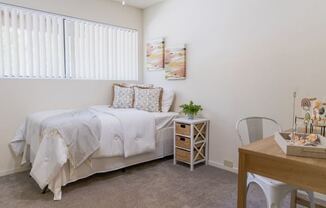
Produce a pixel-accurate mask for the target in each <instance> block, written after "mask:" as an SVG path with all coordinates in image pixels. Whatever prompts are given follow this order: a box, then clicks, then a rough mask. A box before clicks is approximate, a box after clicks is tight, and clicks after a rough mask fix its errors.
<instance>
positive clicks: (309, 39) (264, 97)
mask: <svg viewBox="0 0 326 208" xmlns="http://www.w3.org/2000/svg"><path fill="white" fill-rule="evenodd" d="M143 15H144V23H143V27H144V41H147V40H150V39H152V38H157V37H165V38H166V43H167V46H173V45H178V44H182V43H186V44H187V45H188V47H187V48H188V50H187V52H188V58H187V63H188V69H187V70H188V71H187V73H188V76H187V79H186V80H185V81H166V80H164V73H163V72H149V71H147V70H146V69H145V71H144V81H145V82H147V83H154V84H157V85H161V86H165V87H170V88H174V89H175V90H176V92H177V103H176V104H177V106H178V105H179V104H180V103H183V102H188V101H189V100H193V101H194V102H196V103H199V104H201V105H202V106H203V108H204V109H205V110H204V112H203V115H204V116H206V117H208V118H209V119H211V134H210V148H209V150H210V151H209V152H210V154H209V158H210V161H211V164H215V165H219V164H221V163H223V161H224V160H230V161H233V162H234V163H235V164H236V163H237V147H238V144H239V142H238V139H237V136H236V132H235V123H236V120H237V119H239V118H240V117H244V116H251V115H261V116H269V117H272V118H275V119H276V120H278V121H279V122H280V123H281V125H282V127H283V128H290V127H291V114H292V109H291V106H292V92H293V91H294V90H296V91H297V92H298V94H299V96H319V97H322V98H325V97H326V96H325V94H326V93H325V86H326V85H325V83H326V1H324V0H309V1H307V0H272V1H271V0H245V1H244V0H200V1H199V0H166V1H165V2H163V3H161V4H158V5H155V6H153V7H150V8H148V9H146V10H145V11H144V14H143Z"/></svg>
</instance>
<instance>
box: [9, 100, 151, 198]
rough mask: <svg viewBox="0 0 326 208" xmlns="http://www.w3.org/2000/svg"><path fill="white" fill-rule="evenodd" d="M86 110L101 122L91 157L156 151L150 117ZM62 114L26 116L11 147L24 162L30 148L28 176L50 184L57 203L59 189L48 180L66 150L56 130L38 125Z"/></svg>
mask: <svg viewBox="0 0 326 208" xmlns="http://www.w3.org/2000/svg"><path fill="white" fill-rule="evenodd" d="M89 110H91V111H92V112H93V113H95V115H96V116H97V117H98V118H99V120H100V121H101V137H100V141H99V142H100V146H99V148H98V149H97V150H96V151H95V152H94V153H93V154H92V155H91V158H100V157H113V156H124V157H130V156H133V155H138V154H143V153H146V152H151V151H154V150H155V117H154V115H153V114H151V113H148V112H146V111H139V110H135V109H112V108H108V107H106V106H93V107H91V108H89ZM64 112H69V111H50V112H41V113H35V114H32V115H30V116H28V117H27V119H26V121H25V124H24V125H22V127H21V128H20V129H19V130H18V131H17V134H16V136H15V138H14V139H13V140H12V142H11V144H10V145H11V147H12V150H13V151H14V152H15V154H16V155H20V154H24V157H23V158H24V159H25V158H26V157H25V156H26V150H27V148H26V147H27V146H29V147H30V160H31V162H32V163H33V167H32V170H31V173H30V174H31V176H32V177H33V178H34V179H35V181H36V182H37V183H38V184H39V186H40V188H41V189H43V188H44V187H45V186H47V185H49V186H48V188H49V189H50V190H51V191H52V192H53V193H54V198H55V199H56V200H60V199H61V187H56V186H52V185H51V181H52V179H53V178H54V177H55V176H56V175H57V174H58V173H59V171H60V170H61V168H62V167H63V165H64V164H65V163H66V162H67V161H68V158H69V151H68V148H67V145H66V143H65V141H64V140H63V138H62V136H61V135H60V134H59V133H58V132H57V131H45V130H44V129H42V127H41V126H42V122H44V121H45V120H46V119H48V118H50V117H53V116H56V115H59V114H62V113H64ZM24 159H23V161H22V163H24V162H25V160H24ZM86 162H87V161H86Z"/></svg>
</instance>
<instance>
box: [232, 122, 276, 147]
mask: <svg viewBox="0 0 326 208" xmlns="http://www.w3.org/2000/svg"><path fill="white" fill-rule="evenodd" d="M266 122H269V123H271V124H272V127H273V129H275V131H279V132H280V131H282V129H281V126H280V125H279V124H278V123H277V122H276V121H275V120H274V119H271V118H266V117H258V116H254V117H247V118H242V119H240V120H238V121H237V123H236V130H237V133H238V137H239V139H240V142H241V145H246V144H249V143H252V142H255V141H257V140H259V139H263V138H264V125H266ZM243 123H246V124H247V134H248V135H247V136H248V141H245V140H244V135H243V134H242V133H241V132H240V126H241V125H242V124H243Z"/></svg>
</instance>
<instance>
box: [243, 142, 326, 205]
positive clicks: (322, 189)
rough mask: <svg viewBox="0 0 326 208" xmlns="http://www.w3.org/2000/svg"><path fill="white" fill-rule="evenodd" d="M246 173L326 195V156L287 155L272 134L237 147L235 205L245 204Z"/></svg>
mask: <svg viewBox="0 0 326 208" xmlns="http://www.w3.org/2000/svg"><path fill="white" fill-rule="evenodd" d="M247 172H251V173H256V174H258V175H261V176H265V177H268V178H272V179H275V180H278V181H282V182H284V183H287V184H290V185H293V186H297V187H300V188H304V189H307V190H312V191H315V192H319V193H322V194H326V159H314V158H304V157H294V156H287V155H285V154H284V153H283V152H282V150H281V149H280V147H279V146H278V145H277V143H276V142H275V141H274V138H273V137H270V138H266V139H263V140H260V141H257V142H254V143H252V144H249V145H247V146H243V147H241V148H239V174H238V208H245V207H246V195H247Z"/></svg>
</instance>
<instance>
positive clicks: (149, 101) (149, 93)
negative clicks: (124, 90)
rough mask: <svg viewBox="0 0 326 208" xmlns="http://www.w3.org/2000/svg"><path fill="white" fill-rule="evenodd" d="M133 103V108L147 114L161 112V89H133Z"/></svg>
mask: <svg viewBox="0 0 326 208" xmlns="http://www.w3.org/2000/svg"><path fill="white" fill-rule="evenodd" d="M134 90H135V102H134V108H136V109H138V110H144V111H149V112H160V111H161V97H162V88H160V87H158V88H149V89H143V88H139V87H134Z"/></svg>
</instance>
